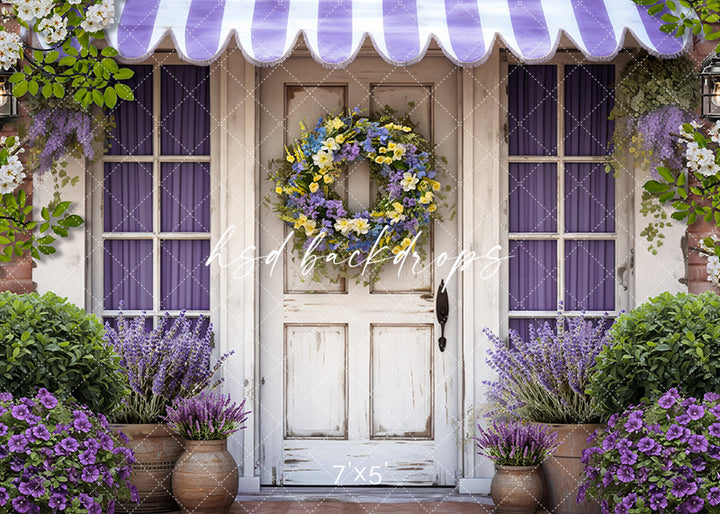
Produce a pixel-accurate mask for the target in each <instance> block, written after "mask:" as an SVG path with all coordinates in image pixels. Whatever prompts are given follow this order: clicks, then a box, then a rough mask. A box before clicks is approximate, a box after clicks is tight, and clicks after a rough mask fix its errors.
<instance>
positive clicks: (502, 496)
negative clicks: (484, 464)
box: [490, 464, 545, 514]
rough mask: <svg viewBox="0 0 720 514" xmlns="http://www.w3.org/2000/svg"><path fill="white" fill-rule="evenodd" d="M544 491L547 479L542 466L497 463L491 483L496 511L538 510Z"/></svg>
mask: <svg viewBox="0 0 720 514" xmlns="http://www.w3.org/2000/svg"><path fill="white" fill-rule="evenodd" d="M544 492H545V480H544V479H543V475H542V472H541V471H540V466H500V465H498V464H495V476H494V477H493V479H492V482H491V483H490V497H491V498H492V500H493V502H494V503H495V512H500V513H503V512H523V513H527V514H532V513H533V512H537V510H538V509H539V508H540V506H541V503H542V499H543V494H544Z"/></svg>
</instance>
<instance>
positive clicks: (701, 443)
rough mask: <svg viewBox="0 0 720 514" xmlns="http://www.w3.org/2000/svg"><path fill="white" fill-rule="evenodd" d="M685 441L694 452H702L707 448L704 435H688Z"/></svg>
mask: <svg viewBox="0 0 720 514" xmlns="http://www.w3.org/2000/svg"><path fill="white" fill-rule="evenodd" d="M687 443H688V446H689V447H690V449H691V450H692V451H694V452H696V453H702V452H705V451H707V449H708V441H707V439H705V436H704V435H701V434H694V435H691V436H690V437H688V441H687Z"/></svg>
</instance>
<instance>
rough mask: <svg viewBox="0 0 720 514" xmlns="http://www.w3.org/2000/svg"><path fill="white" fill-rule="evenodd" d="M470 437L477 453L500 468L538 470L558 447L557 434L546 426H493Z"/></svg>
mask: <svg viewBox="0 0 720 514" xmlns="http://www.w3.org/2000/svg"><path fill="white" fill-rule="evenodd" d="M478 432H480V436H479V437H474V438H473V439H475V444H476V446H477V448H478V453H479V454H480V455H484V456H486V457H487V458H489V459H490V460H492V461H493V462H495V464H498V465H500V466H539V465H540V464H542V462H543V461H544V460H545V459H546V458H547V457H549V456H550V455H552V454H553V453H554V452H555V450H556V449H557V447H558V442H557V438H558V434H557V432H551V431H550V428H549V427H548V426H547V425H536V424H528V423H524V422H520V421H500V422H493V424H492V426H490V427H488V429H487V430H484V429H483V428H482V427H481V426H480V425H478Z"/></svg>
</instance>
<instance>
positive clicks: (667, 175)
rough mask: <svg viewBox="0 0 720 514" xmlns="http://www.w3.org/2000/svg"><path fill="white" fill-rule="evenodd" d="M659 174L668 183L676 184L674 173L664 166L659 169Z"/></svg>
mask: <svg viewBox="0 0 720 514" xmlns="http://www.w3.org/2000/svg"><path fill="white" fill-rule="evenodd" d="M657 172H658V173H659V174H660V176H661V177H662V178H663V179H665V181H666V182H669V183H671V184H673V183H675V178H674V177H673V176H672V173H671V172H670V170H669V169H667V168H666V167H664V166H660V167H658V168H657Z"/></svg>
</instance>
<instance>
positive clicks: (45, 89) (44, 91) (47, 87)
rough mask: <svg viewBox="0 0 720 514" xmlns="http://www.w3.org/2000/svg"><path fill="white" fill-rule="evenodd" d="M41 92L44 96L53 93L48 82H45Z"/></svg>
mask: <svg viewBox="0 0 720 514" xmlns="http://www.w3.org/2000/svg"><path fill="white" fill-rule="evenodd" d="M42 94H43V96H44V97H45V98H50V97H51V96H52V94H53V87H52V84H51V83H50V82H48V83H47V84H45V85H44V86H43V88H42Z"/></svg>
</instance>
